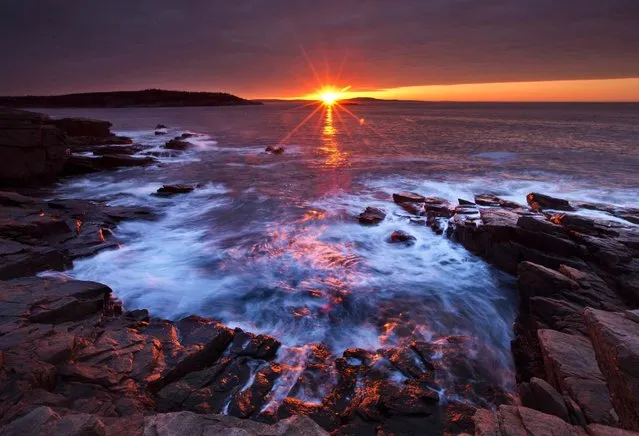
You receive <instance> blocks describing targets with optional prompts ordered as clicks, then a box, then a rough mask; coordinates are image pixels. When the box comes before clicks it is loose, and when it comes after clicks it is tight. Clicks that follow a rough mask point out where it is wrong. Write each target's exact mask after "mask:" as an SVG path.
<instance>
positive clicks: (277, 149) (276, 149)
mask: <svg viewBox="0 0 639 436" xmlns="http://www.w3.org/2000/svg"><path fill="white" fill-rule="evenodd" d="M264 151H265V152H267V153H271V154H282V153H284V151H285V148H284V147H282V146H281V145H269V146H268V147H266V148H265V149H264Z"/></svg>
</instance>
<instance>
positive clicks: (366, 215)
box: [359, 206, 386, 224]
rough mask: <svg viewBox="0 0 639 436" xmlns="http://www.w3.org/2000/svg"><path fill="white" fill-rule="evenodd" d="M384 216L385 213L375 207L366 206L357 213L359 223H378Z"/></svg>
mask: <svg viewBox="0 0 639 436" xmlns="http://www.w3.org/2000/svg"><path fill="white" fill-rule="evenodd" d="M384 218H386V213H385V212H384V211H382V210H381V209H378V208H376V207H372V206H368V207H367V208H366V209H365V210H364V212H362V213H360V214H359V222H360V224H379V223H380V222H382V221H383V220H384Z"/></svg>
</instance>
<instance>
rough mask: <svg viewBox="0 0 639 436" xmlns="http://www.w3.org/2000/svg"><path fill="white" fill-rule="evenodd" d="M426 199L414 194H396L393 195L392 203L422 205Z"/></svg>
mask: <svg viewBox="0 0 639 436" xmlns="http://www.w3.org/2000/svg"><path fill="white" fill-rule="evenodd" d="M425 200H426V198H425V197H424V196H422V195H419V194H416V193H414V192H398V193H396V194H393V201H394V202H395V203H397V204H401V203H423V202H424V201H425Z"/></svg>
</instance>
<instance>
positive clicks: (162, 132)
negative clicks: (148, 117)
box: [155, 130, 167, 136]
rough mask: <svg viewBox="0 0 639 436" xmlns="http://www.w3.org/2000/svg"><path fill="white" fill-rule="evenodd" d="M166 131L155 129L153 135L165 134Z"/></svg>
mask: <svg viewBox="0 0 639 436" xmlns="http://www.w3.org/2000/svg"><path fill="white" fill-rule="evenodd" d="M166 133H167V132H164V131H162V130H156V131H155V136H160V135H166Z"/></svg>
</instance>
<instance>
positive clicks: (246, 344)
mask: <svg viewBox="0 0 639 436" xmlns="http://www.w3.org/2000/svg"><path fill="white" fill-rule="evenodd" d="M280 345H281V344H280V342H279V341H278V340H277V339H274V338H272V337H270V336H267V335H255V334H253V333H247V332H245V331H244V330H242V329H240V328H236V329H235V334H234V337H233V342H231V345H230V347H229V351H230V353H231V354H232V355H235V356H249V357H254V358H256V359H264V360H271V359H273V358H274V357H275V355H276V354H277V350H278V349H279V347H280Z"/></svg>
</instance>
